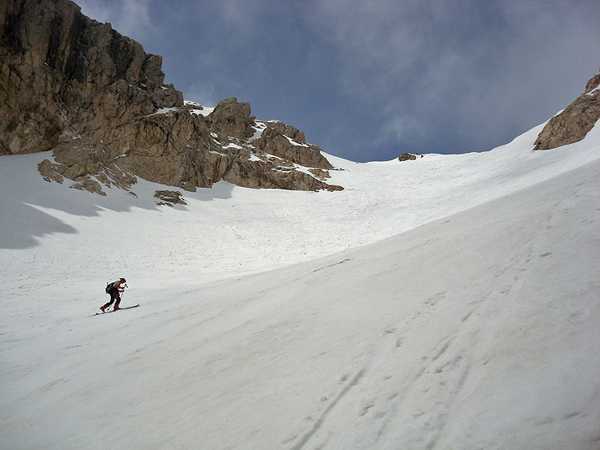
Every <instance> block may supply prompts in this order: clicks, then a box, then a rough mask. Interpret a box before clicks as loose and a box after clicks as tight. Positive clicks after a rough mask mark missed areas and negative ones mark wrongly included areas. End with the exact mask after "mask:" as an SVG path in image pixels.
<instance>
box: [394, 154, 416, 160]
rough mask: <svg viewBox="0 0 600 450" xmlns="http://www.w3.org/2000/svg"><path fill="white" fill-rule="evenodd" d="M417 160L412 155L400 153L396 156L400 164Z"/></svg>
mask: <svg viewBox="0 0 600 450" xmlns="http://www.w3.org/2000/svg"><path fill="white" fill-rule="evenodd" d="M415 159H417V155H413V154H412V153H401V154H400V155H399V156H398V161H400V162H402V161H413V160H415Z"/></svg>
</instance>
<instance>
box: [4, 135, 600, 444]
mask: <svg viewBox="0 0 600 450" xmlns="http://www.w3.org/2000/svg"><path fill="white" fill-rule="evenodd" d="M538 131H539V130H532V131H531V132H529V133H526V134H525V135H523V136H521V137H519V138H517V139H516V140H515V141H513V142H512V143H510V144H508V145H506V146H504V147H501V148H498V149H496V150H494V151H491V152H488V153H478V154H468V155H457V156H442V155H428V156H426V157H425V158H423V159H422V160H417V161H415V162H405V163H402V164H401V163H396V162H385V163H370V164H366V165H365V164H353V163H349V162H347V161H343V160H337V159H336V160H335V162H334V164H336V165H338V166H342V167H343V168H344V169H345V170H344V171H341V172H338V173H336V178H335V180H334V182H336V183H340V184H342V185H344V186H346V187H347V189H346V190H345V191H344V192H341V193H304V192H281V191H253V190H248V189H241V188H235V187H232V186H230V185H225V184H222V185H220V186H218V187H217V188H215V189H213V190H204V191H199V192H198V193H196V194H193V195H189V196H188V197H187V198H188V200H189V202H190V206H189V207H188V208H187V209H168V208H155V207H154V206H153V205H152V203H151V202H150V200H149V199H150V196H151V192H152V191H153V190H154V189H156V188H157V186H156V185H153V184H151V183H145V182H144V183H141V184H140V186H139V187H138V189H136V192H137V193H138V195H139V196H138V198H137V199H134V198H131V197H130V196H128V195H127V194H123V193H118V192H116V193H111V195H109V196H108V198H98V197H90V194H87V193H83V192H73V191H66V189H67V188H66V187H64V186H59V185H56V184H47V183H45V182H43V181H39V180H38V178H39V176H38V175H37V174H36V173H35V171H34V170H31V165H32V160H34V159H35V158H40V156H39V155H37V156H23V157H7V158H4V157H3V159H2V160H1V161H0V184H2V187H3V192H5V193H6V192H12V193H13V195H12V196H6V195H3V196H2V197H3V198H2V199H1V200H0V211H2V216H1V218H0V225H1V227H2V230H3V232H2V241H1V242H0V244H1V245H0V263H1V264H0V266H1V269H0V270H2V273H1V278H2V280H3V281H4V282H3V286H4V287H3V291H2V301H3V305H4V310H3V315H2V319H0V325H1V331H0V333H1V334H0V351H1V355H2V356H1V361H2V363H1V365H0V402H1V403H0V406H1V409H0V411H1V412H0V448H7V449H8V448H10V449H31V448H48V449H83V448H90V449H107V448H110V449H131V448H147V449H164V448H172V449H189V448H202V449H226V448H235V449H274V448H284V449H293V450H299V449H316V448H326V449H375V448H376V449H392V448H394V449H396V448H407V449H451V448H460V449H478V448H485V449H490V448H498V449H505V448H506V449H520V448H523V449H525V448H527V449H563V448H570V449H598V448H600V426H598V424H599V423H600V382H599V381H598V380H599V379H600V376H599V375H600V351H599V350H600V328H599V327H598V323H600V305H599V303H598V296H599V293H600V284H599V282H598V273H600V230H599V228H598V221H599V220H600V207H599V205H600V201H599V200H600V198H599V197H600V189H599V187H600V186H599V185H600V161H598V157H599V156H600V145H599V144H600V133H599V130H598V127H596V128H595V129H594V130H593V131H592V132H591V133H590V135H589V136H588V137H587V138H586V140H584V141H582V142H580V143H578V144H574V145H571V146H568V147H565V148H563V149H559V150H553V151H550V152H535V153H533V152H530V151H529V149H530V148H531V143H532V142H533V139H534V138H535V135H536V134H537V132H538ZM9 197H10V198H9ZM90 199H92V200H93V202H94V203H91V202H90ZM476 205H479V206H476ZM475 206H476V207H475ZM472 207H474V208H472ZM468 208H472V209H468ZM390 236H392V237H390ZM383 238H388V239H386V240H383V241H381V242H376V243H374V244H369V245H365V246H363V247H361V248H353V247H356V246H358V245H364V244H368V243H371V242H375V241H378V240H381V239H383ZM345 248H348V250H344V251H343V252H341V253H336V254H333V255H331V253H332V252H334V251H338V250H343V249H345ZM326 254H329V256H325V257H321V258H317V259H315V258H316V257H319V256H322V255H326ZM290 262H300V263H299V264H296V265H292V266H287V267H282V264H284V263H285V264H287V263H290ZM275 267H279V268H277V269H276V270H271V271H266V272H262V273H256V274H253V275H244V276H241V275H239V273H242V272H244V273H246V272H257V271H259V270H263V269H266V268H275ZM121 273H124V274H125V275H126V276H128V278H129V281H130V283H129V284H130V285H131V286H132V288H131V291H130V292H129V293H127V294H126V296H125V299H124V303H133V302H140V303H142V307H141V308H137V309H134V310H129V311H123V312H120V313H118V314H111V315H106V316H99V317H89V316H90V313H91V312H92V311H93V310H94V308H95V307H96V306H97V305H98V304H100V302H101V301H102V295H101V294H100V292H101V291H100V289H102V287H103V282H104V281H105V280H106V281H107V280H108V278H110V277H114V276H116V275H119V274H121ZM224 277H229V278H226V279H222V278H224ZM232 277H233V278H232ZM5 280H6V281H5ZM8 280H10V281H8ZM210 280H213V281H210ZM96 293H98V294H96Z"/></svg>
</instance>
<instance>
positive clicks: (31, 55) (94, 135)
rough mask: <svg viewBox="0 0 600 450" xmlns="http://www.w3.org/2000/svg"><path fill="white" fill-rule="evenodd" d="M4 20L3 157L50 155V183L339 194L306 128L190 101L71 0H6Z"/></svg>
mask: <svg viewBox="0 0 600 450" xmlns="http://www.w3.org/2000/svg"><path fill="white" fill-rule="evenodd" d="M0 24H2V25H1V28H0V57H1V58H0V85H2V86H3V89H2V90H0V155H1V154H18V153H31V152H39V151H46V150H53V161H51V160H50V159H48V160H45V161H44V162H42V163H41V164H40V165H39V169H40V173H41V175H42V176H43V177H44V179H46V180H47V181H56V182H61V181H63V180H64V178H68V179H71V180H74V181H75V182H76V184H77V188H82V189H87V190H91V191H92V192H96V191H98V189H97V187H96V184H95V183H101V184H106V185H107V186H111V185H116V186H118V187H122V188H125V189H129V188H130V187H131V185H132V184H133V183H135V180H136V178H135V177H136V176H139V177H142V178H144V179H147V180H150V181H155V182H158V183H162V184H166V185H171V186H177V187H180V188H182V189H185V190H190V191H192V190H195V189H196V188H197V187H210V186H212V185H213V184H214V183H216V182H217V181H220V180H226V181H229V182H231V183H234V184H237V185H240V186H245V187H255V188H280V189H300V190H322V189H326V190H339V189H341V187H339V186H332V185H329V184H327V183H325V182H324V181H323V180H324V179H325V178H326V177H324V176H318V177H316V178H315V177H314V176H312V172H310V171H309V170H310V169H316V168H318V169H322V170H327V169H330V168H331V167H332V166H331V164H330V163H329V162H328V161H327V159H326V158H325V157H324V156H323V155H322V154H321V151H320V148H319V147H317V146H315V145H311V144H307V143H306V141H305V138H304V134H303V133H302V132H301V131H299V130H297V129H296V128H294V127H291V126H289V125H286V124H283V123H279V122H260V121H256V119H255V118H254V117H253V116H252V115H251V108H250V105H249V104H248V103H241V102H238V101H237V99H236V98H234V97H231V98H228V99H225V100H223V101H221V102H220V103H219V104H217V105H216V106H215V108H206V107H203V106H202V105H199V104H197V103H194V102H184V101H183V96H182V94H181V92H179V91H177V90H176V89H175V88H174V87H173V86H172V85H169V84H165V83H164V78H165V76H164V74H163V72H162V69H161V64H162V60H161V57H160V56H157V55H151V54H147V53H145V52H144V50H143V48H142V46H141V45H140V44H139V43H137V42H136V41H134V40H132V39H129V38H127V37H125V36H122V35H121V34H119V33H118V32H116V31H115V30H113V29H112V28H111V26H110V24H101V23H98V22H96V21H94V20H92V19H89V18H87V17H86V16H84V15H83V14H82V13H81V11H80V8H79V7H78V6H77V5H76V4H74V3H73V2H71V1H68V0H41V1H40V0H11V1H8V2H3V3H2V4H1V5H0ZM286 164H287V167H291V170H290V171H287V170H280V166H282V165H286ZM295 164H298V165H302V166H304V167H303V168H297V167H296V166H295ZM290 172H291V173H290ZM100 191H101V190H100Z"/></svg>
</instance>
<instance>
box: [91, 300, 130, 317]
mask: <svg viewBox="0 0 600 450" xmlns="http://www.w3.org/2000/svg"><path fill="white" fill-rule="evenodd" d="M138 306H140V304H139V303H138V304H136V305H133V306H123V307H122V308H119V309H117V310H116V311H115V310H114V309H111V310H110V311H104V312H102V311H101V312H97V313H95V314H94V316H101V315H103V314H110V313H114V312H117V311H122V310H125V309H133V308H137V307H138Z"/></svg>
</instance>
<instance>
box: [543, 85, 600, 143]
mask: <svg viewBox="0 0 600 450" xmlns="http://www.w3.org/2000/svg"><path fill="white" fill-rule="evenodd" d="M598 120H600V73H599V74H597V75H595V76H594V77H592V78H591V79H590V80H589V81H588V82H587V84H586V86H585V90H584V92H583V94H581V95H580V96H579V97H577V98H576V99H575V101H573V103H571V104H570V105H569V106H567V107H566V108H565V109H564V111H562V112H561V113H560V114H557V115H556V116H554V117H553V118H552V119H550V121H549V122H548V123H547V124H546V126H545V127H544V129H543V130H542V132H541V133H540V134H539V135H538V137H537V139H536V141H535V144H534V148H535V150H548V149H551V148H556V147H560V146H562V145H567V144H572V143H574V142H578V141H580V140H582V139H583V138H584V137H585V136H586V134H588V133H589V131H590V130H591V129H592V128H593V127H594V125H595V124H596V122H597V121H598Z"/></svg>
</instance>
